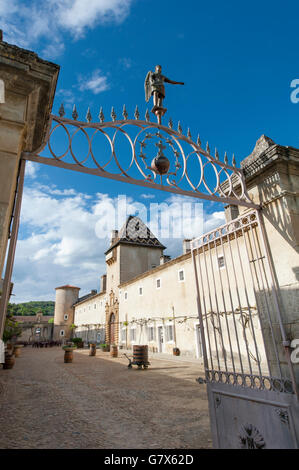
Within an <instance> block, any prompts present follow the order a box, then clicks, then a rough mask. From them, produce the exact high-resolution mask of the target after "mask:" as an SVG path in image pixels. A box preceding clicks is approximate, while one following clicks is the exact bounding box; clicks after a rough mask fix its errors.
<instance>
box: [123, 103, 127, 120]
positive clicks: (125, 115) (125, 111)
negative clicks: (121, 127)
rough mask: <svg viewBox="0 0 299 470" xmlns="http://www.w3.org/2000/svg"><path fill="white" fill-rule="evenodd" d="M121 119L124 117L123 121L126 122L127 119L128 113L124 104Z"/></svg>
mask: <svg viewBox="0 0 299 470" xmlns="http://www.w3.org/2000/svg"><path fill="white" fill-rule="evenodd" d="M123 117H124V120H125V121H126V120H127V119H128V112H127V109H126V105H125V104H124V108H123Z"/></svg>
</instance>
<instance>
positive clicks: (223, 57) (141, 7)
mask: <svg viewBox="0 0 299 470" xmlns="http://www.w3.org/2000/svg"><path fill="white" fill-rule="evenodd" d="M298 14H299V5H298V3H297V2H295V1H286V2H282V1H259V2H257V1H255V0H253V1H251V2H246V4H245V2H240V1H226V2H223V1H219V0H218V1H213V2H202V1H199V0H186V1H184V2H181V1H177V0H172V1H170V0H163V1H158V0H88V1H87V0H74V1H70V0H63V1H62V0H49V1H47V2H45V1H39V2H38V1H35V0H26V1H22V0H11V1H10V2H8V1H6V0H0V24H1V28H2V29H3V32H4V40H5V41H7V42H10V43H13V44H17V45H18V46H20V47H25V48H28V49H30V50H34V51H35V52H37V53H38V54H39V55H40V56H41V57H42V58H44V59H47V60H50V61H53V62H56V63H58V64H59V65H60V66H61V71H60V75H59V80H58V86H57V92H56V98H55V102H54V107H53V113H54V114H57V113H58V109H59V106H60V103H61V102H63V103H64V105H65V109H66V112H67V115H68V116H70V115H71V109H72V105H73V104H74V103H76V105H77V109H78V112H79V116H80V118H82V119H84V118H85V114H86V110H87V108H88V106H90V108H91V112H92V114H93V116H96V115H97V114H98V112H99V109H100V107H101V106H102V107H103V109H104V113H105V115H106V118H107V119H109V116H110V111H111V106H112V105H113V106H114V107H115V110H116V112H117V113H118V114H119V115H120V114H121V111H122V107H123V104H126V106H127V109H128V111H129V113H130V114H131V115H132V114H133V112H134V108H135V106H136V104H138V106H139V109H140V112H141V115H142V114H143V113H144V112H145V109H146V107H147V106H146V103H145V100H144V85H143V84H144V78H145V75H146V73H147V71H148V70H151V69H153V67H154V66H155V65H156V64H157V63H158V64H159V63H160V64H162V66H163V72H164V73H165V75H166V76H167V77H169V78H171V79H173V80H177V81H184V82H185V86H184V87H175V86H171V85H168V86H167V91H166V93H167V94H166V101H165V105H166V107H167V108H168V116H171V117H172V119H173V121H174V122H177V121H179V120H180V121H181V123H182V125H183V128H184V129H186V128H187V127H190V129H191V132H192V135H196V134H197V133H198V132H199V133H200V136H201V139H202V141H203V142H206V141H209V144H210V146H211V148H212V149H214V147H215V146H216V147H217V149H218V150H219V153H220V156H222V158H223V154H224V152H225V151H227V152H228V155H229V157H230V158H231V155H232V153H235V156H236V160H237V164H238V165H239V164H240V161H241V160H242V159H243V158H244V157H246V156H247V155H248V154H249V153H250V152H251V151H252V149H253V147H254V144H255V142H256V140H257V139H258V138H259V137H260V135H261V134H266V135H268V136H269V137H271V138H272V139H273V140H274V141H275V142H276V143H279V144H281V145H290V146H294V147H299V130H298V113H299V103H298V104H294V103H292V102H291V100H290V94H291V91H292V89H291V88H290V83H291V81H292V80H294V79H296V78H299V72H298V32H297V31H298ZM119 194H126V195H127V196H128V197H130V198H131V199H130V204H134V203H136V202H138V201H139V202H142V203H145V204H147V205H148V204H149V202H153V200H154V201H156V202H161V201H168V202H169V201H171V198H169V194H166V193H165V194H163V193H160V192H159V193H157V192H156V193H154V192H153V191H147V190H146V191H144V188H139V187H135V186H130V185H125V184H121V183H116V182H111V181H109V180H104V179H101V178H97V177H94V176H88V175H83V174H77V173H75V172H74V173H73V172H68V171H62V170H57V169H54V168H50V167H47V166H43V165H36V164H35V165H29V167H28V169H27V176H26V182H25V198H24V205H23V211H22V224H21V229H20V240H19V243H18V249H17V256H16V265H15V271H14V282H15V293H16V297H15V299H14V301H22V300H34V299H49V298H53V297H54V288H55V287H56V286H57V285H59V284H64V283H76V284H78V285H79V286H80V287H82V291H81V293H83V292H85V291H86V290H89V289H92V288H97V287H98V281H99V277H100V275H101V274H102V272H104V270H105V266H104V258H103V251H104V249H105V246H107V243H108V241H107V240H105V241H103V240H98V238H97V237H96V235H95V229H94V225H95V224H96V220H95V216H96V212H97V211H100V210H101V209H100V207H102V206H101V204H102V205H104V206H105V204H107V201H108V203H109V201H110V202H111V201H114V200H115V198H117V196H118V195H119ZM148 195H151V197H152V199H151V198H150V197H148ZM154 197H155V199H154ZM41 201H42V202H43V204H42V205H41ZM45 208H48V211H49V212H51V211H52V212H53V213H52V215H51V217H48V216H47V217H43V214H44V212H45ZM95 208H97V209H95ZM132 209H133V208H132ZM221 210H222V207H221V205H219V204H212V203H205V204H204V215H205V220H206V224H205V226H204V229H205V230H208V229H209V228H211V227H212V226H213V225H214V226H217V224H220V223H221V222H222V221H223V216H222V215H221ZM65 211H68V213H69V220H68V223H67V224H66V223H64V222H63V221H62V219H63V214H64V213H65ZM53 227H56V228H55V230H54V232H56V234H54V233H53V230H52V229H53ZM168 245H169V253H170V254H171V255H172V256H175V255H178V254H179V253H180V252H181V242H180V241H178V240H176V241H173V242H171V241H170V242H169V244H168ZM28 266H30V268H29V269H28Z"/></svg>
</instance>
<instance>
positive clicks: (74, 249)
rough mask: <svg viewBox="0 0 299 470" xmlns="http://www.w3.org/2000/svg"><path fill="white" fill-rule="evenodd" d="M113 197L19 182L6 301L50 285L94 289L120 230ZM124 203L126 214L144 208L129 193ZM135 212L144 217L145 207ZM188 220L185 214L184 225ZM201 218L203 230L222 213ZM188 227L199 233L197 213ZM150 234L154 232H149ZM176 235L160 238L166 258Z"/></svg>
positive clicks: (49, 290) (49, 293)
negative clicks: (21, 191)
mask: <svg viewBox="0 0 299 470" xmlns="http://www.w3.org/2000/svg"><path fill="white" fill-rule="evenodd" d="M29 181H30V180H29ZM168 200H171V201H172V203H173V202H176V203H178V202H184V203H186V202H188V200H190V198H180V197H179V196H173V197H171V198H168ZM166 201H167V200H166ZM196 201H197V202H198V200H196ZM116 202H117V200H116V199H113V198H111V197H109V196H108V195H107V194H102V193H97V194H95V195H90V194H83V193H80V192H78V191H76V190H75V189H73V188H70V189H60V188H58V187H56V186H55V185H52V186H50V187H47V186H45V185H41V184H39V183H37V182H34V183H31V185H30V186H26V185H25V190H24V195H23V204H22V213H21V230H20V239H19V240H18V244H17V251H16V262H15V268H14V274H13V282H14V293H15V294H16V296H15V297H13V298H12V301H13V302H21V301H29V300H47V299H54V298H55V287H57V286H59V285H63V284H72V285H77V286H78V287H81V289H82V291H81V294H83V293H84V292H89V291H90V290H91V289H93V288H99V282H100V276H101V275H102V274H104V273H105V271H106V266H105V258H104V252H105V251H106V250H107V247H108V245H109V238H108V236H109V235H110V230H111V229H117V228H118V229H120V228H121V225H122V224H123V223H124V221H125V220H124V219H125V218H126V215H125V214H124V215H123V216H122V218H121V219H119V220H118V219H115V221H113V220H112V221H111V219H112V216H111V213H112V209H113V208H116ZM126 202H127V215H129V214H134V213H135V211H136V210H137V211H138V210H140V208H141V209H142V207H144V205H142V204H141V203H139V202H137V201H135V200H134V199H133V198H127V201H126ZM170 211H171V208H170V206H166V209H165V212H166V213H165V214H164V215H165V216H166V217H167V215H169V214H167V212H170ZM137 215H139V216H141V218H142V219H143V220H144V221H145V222H146V223H149V222H150V221H149V212H148V213H147V214H143V215H142V213H140V212H139V213H138V214H137ZM179 217H180V215H179V213H177V214H176V213H174V224H175V225H176V224H178V223H180V220H179ZM146 219H147V220H146ZM191 219H192V217H191V216H190V215H189V216H187V218H186V219H185V223H186V225H188V224H189V222H191ZM204 219H205V224H204V230H205V231H208V230H211V229H212V228H215V227H217V226H219V225H221V224H222V223H223V221H224V214H223V212H221V211H215V212H213V213H211V214H205V215H204ZM109 224H110V225H109ZM105 225H106V226H105ZM190 227H191V229H192V228H193V233H192V234H191V235H192V236H197V235H200V234H201V232H202V220H200V218H198V219H197V220H196V223H195V225H193V226H191V224H190ZM97 230H100V231H101V233H97ZM105 230H106V231H105ZM105 235H106V236H105ZM154 235H156V236H158V237H160V235H159V233H158V232H155V231H154ZM182 238H184V237H182ZM182 238H179V239H178V238H176V239H174V238H169V237H167V238H161V242H162V243H163V244H164V245H166V246H167V253H168V254H170V255H171V256H172V257H175V256H179V255H181V254H182Z"/></svg>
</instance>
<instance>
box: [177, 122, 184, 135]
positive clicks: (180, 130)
mask: <svg viewBox="0 0 299 470" xmlns="http://www.w3.org/2000/svg"><path fill="white" fill-rule="evenodd" d="M178 132H179V134H182V133H183V129H182V126H181V121H179V122H178Z"/></svg>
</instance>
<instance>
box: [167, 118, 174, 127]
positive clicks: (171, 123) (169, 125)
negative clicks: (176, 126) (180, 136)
mask: <svg viewBox="0 0 299 470" xmlns="http://www.w3.org/2000/svg"><path fill="white" fill-rule="evenodd" d="M168 127H169V129H173V122H172V119H171V118H169V121H168Z"/></svg>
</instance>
